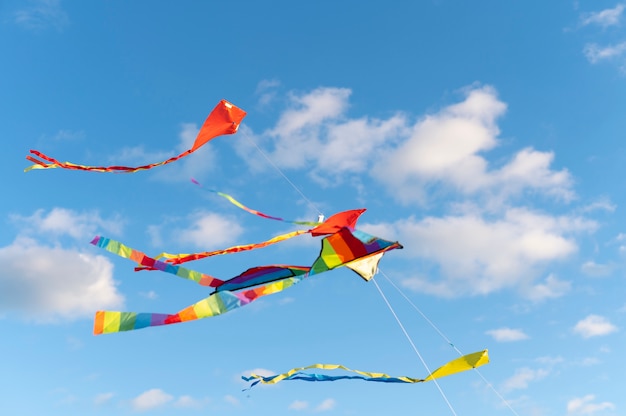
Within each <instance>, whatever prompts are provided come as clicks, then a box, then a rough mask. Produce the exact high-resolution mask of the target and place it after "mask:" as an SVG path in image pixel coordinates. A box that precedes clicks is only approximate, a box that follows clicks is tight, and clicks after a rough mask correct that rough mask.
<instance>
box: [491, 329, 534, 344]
mask: <svg viewBox="0 0 626 416" xmlns="http://www.w3.org/2000/svg"><path fill="white" fill-rule="evenodd" d="M485 333H486V334H487V335H491V336H492V337H493V339H495V340H496V341H498V342H512V341H522V340H525V339H528V338H529V337H528V335H526V333H525V332H524V331H522V330H521V329H512V328H498V329H490V330H489V331H486V332H485Z"/></svg>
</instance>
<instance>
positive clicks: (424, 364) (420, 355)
mask: <svg viewBox="0 0 626 416" xmlns="http://www.w3.org/2000/svg"><path fill="white" fill-rule="evenodd" d="M372 282H374V285H375V286H376V289H378V293H380V296H381V297H382V298H383V300H384V301H385V303H386V304H387V307H388V308H389V310H390V311H391V314H392V315H393V317H394V318H395V319H396V322H397V323H398V325H399V326H400V329H401V330H402V332H403V333H404V336H405V337H406V339H407V340H408V341H409V344H411V347H413V351H415V353H416V354H417V356H418V357H419V359H420V361H421V362H422V365H423V366H424V368H426V371H428V375H429V376H431V375H432V372H431V371H430V368H429V367H428V364H426V361H424V358H423V357H422V354H420V352H419V350H418V349H417V347H416V346H415V343H414V342H413V340H412V339H411V337H410V336H409V333H408V332H407V331H406V329H405V328H404V325H402V322H400V318H398V315H397V314H396V312H395V311H394V309H393V307H392V306H391V304H390V303H389V301H388V300H387V297H386V296H385V294H384V293H383V291H382V290H381V288H380V286H379V285H378V282H377V281H376V279H375V278H372ZM432 381H433V383H435V385H436V386H437V390H439V393H440V394H441V397H443V400H444V401H445V402H446V404H447V405H448V407H449V408H450V411H451V412H452V414H453V415H455V416H456V415H457V413H456V411H455V410H454V407H452V404H451V403H450V401H449V400H448V398H447V397H446V394H445V393H444V392H443V390H442V388H441V386H440V385H439V383H438V382H437V379H435V378H433V379H432Z"/></svg>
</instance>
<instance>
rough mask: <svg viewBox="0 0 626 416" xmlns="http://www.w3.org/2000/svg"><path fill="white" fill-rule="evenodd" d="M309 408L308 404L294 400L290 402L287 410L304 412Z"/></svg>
mask: <svg viewBox="0 0 626 416" xmlns="http://www.w3.org/2000/svg"><path fill="white" fill-rule="evenodd" d="M308 407H309V403H308V402H305V401H303V400H296V401H294V402H292V403H291V404H290V405H289V407H288V409H289V410H306V409H307V408H308Z"/></svg>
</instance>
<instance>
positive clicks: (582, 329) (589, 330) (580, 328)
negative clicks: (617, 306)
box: [574, 315, 617, 338]
mask: <svg viewBox="0 0 626 416" xmlns="http://www.w3.org/2000/svg"><path fill="white" fill-rule="evenodd" d="M616 331H617V327H616V326H615V325H613V324H612V323H611V322H610V321H609V320H608V319H606V318H605V317H603V316H600V315H589V316H587V317H586V318H585V319H583V320H580V321H578V322H577V323H576V325H575V326H574V332H575V333H577V334H579V335H580V336H582V337H583V338H591V337H598V336H603V335H608V334H611V333H613V332H616Z"/></svg>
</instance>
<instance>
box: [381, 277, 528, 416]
mask: <svg viewBox="0 0 626 416" xmlns="http://www.w3.org/2000/svg"><path fill="white" fill-rule="evenodd" d="M378 271H379V272H380V274H382V275H383V276H384V277H385V279H387V281H388V282H389V283H390V284H391V286H393V288H394V289H396V290H397V291H398V293H399V294H400V295H401V296H402V297H403V298H404V299H405V300H406V301H407V302H408V303H409V305H411V306H412V307H413V309H415V310H416V311H417V312H418V313H419V314H420V315H421V316H422V318H424V320H425V321H426V322H427V323H428V324H429V325H430V326H431V327H432V328H433V329H434V330H435V331H436V332H437V333H438V334H439V336H441V338H443V339H444V340H445V341H446V342H447V343H448V344H449V345H450V346H451V347H452V348H454V350H455V351H456V352H457V353H458V354H459V355H461V356H462V355H463V353H462V352H461V350H459V349H458V348H457V347H456V345H454V344H453V343H452V341H451V340H450V339H449V338H448V337H447V336H446V335H445V334H444V333H443V332H441V330H439V328H438V327H437V326H436V325H435V324H434V323H433V321H431V320H430V319H428V317H427V316H426V315H425V314H424V312H422V311H421V310H420V308H418V307H417V305H416V304H415V303H413V302H412V301H411V299H409V297H408V296H407V295H406V294H405V293H404V292H403V291H402V290H400V288H399V287H398V286H397V285H396V284H395V283H394V282H393V281H392V280H391V279H390V278H389V276H387V275H386V274H385V273H384V272H383V271H382V270H381V269H378ZM372 280H373V279H372ZM376 287H378V284H377V285H376ZM378 290H379V291H380V289H378ZM381 294H382V292H381ZM396 319H397V318H396ZM474 371H475V372H476V374H478V375H479V376H480V378H481V379H482V380H483V381H484V382H485V384H486V385H487V386H488V387H489V388H490V389H491V391H493V392H494V394H495V395H496V396H498V398H499V399H500V400H502V403H504V404H505V405H506V407H508V408H509V410H510V411H511V412H512V413H513V414H514V415H516V416H519V414H518V413H517V412H516V411H515V409H513V407H511V405H510V404H509V402H508V401H507V400H506V399H505V398H504V397H503V396H502V395H501V394H500V392H498V390H496V388H495V387H494V386H493V384H491V383H490V382H489V381H488V380H487V379H486V378H485V377H484V376H483V374H482V373H481V372H480V370H478V369H477V368H474ZM433 381H434V380H433Z"/></svg>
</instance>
